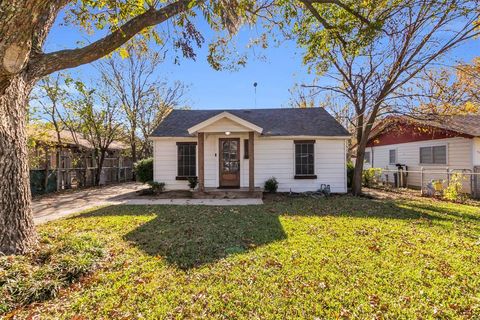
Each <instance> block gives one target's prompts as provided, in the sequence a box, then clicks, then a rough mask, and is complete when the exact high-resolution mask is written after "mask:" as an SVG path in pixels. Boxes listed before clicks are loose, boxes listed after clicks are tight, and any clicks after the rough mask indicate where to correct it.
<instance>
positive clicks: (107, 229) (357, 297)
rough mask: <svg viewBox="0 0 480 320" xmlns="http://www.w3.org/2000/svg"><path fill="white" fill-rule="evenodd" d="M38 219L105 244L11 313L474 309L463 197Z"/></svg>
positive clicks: (474, 224) (476, 253)
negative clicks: (95, 258)
mask: <svg viewBox="0 0 480 320" xmlns="http://www.w3.org/2000/svg"><path fill="white" fill-rule="evenodd" d="M39 229H40V231H41V233H42V235H43V237H44V238H45V237H47V238H48V237H49V235H52V234H56V235H58V234H63V233H67V235H68V236H69V237H70V236H72V237H77V238H78V237H80V238H81V237H82V236H84V235H91V234H95V235H96V237H98V241H101V242H102V243H103V244H104V247H105V251H106V252H107V253H106V255H105V258H104V260H103V262H101V264H100V266H99V268H98V269H96V271H94V272H93V274H91V275H89V276H87V277H86V278H83V280H82V281H81V282H80V283H74V284H73V286H72V287H71V289H68V290H62V291H60V294H59V296H57V297H56V298H53V299H51V300H48V301H45V302H42V303H39V304H34V305H33V306H30V307H28V308H26V307H25V308H24V309H21V310H19V311H18V312H19V315H20V317H24V316H27V315H29V314H30V315H31V314H34V313H35V312H38V313H42V319H45V318H54V319H58V318H68V319H71V318H72V317H73V316H76V315H77V316H80V318H79V319H83V318H112V319H132V318H149V319H162V318H244V319H256V318H260V319H284V318H289V319H291V318H307V319H314V318H317V317H318V318H320V319H325V318H327V319H330V318H347V319H348V318H361V319H366V318H368V319H373V318H389V319H398V318H409V319H410V318H423V319H428V318H445V319H450V318H467V319H469V318H471V319H479V318H480V209H479V208H478V207H475V206H466V205H458V204H449V203H445V202H434V201H430V200H408V201H407V200H397V201H392V200H381V201H380V200H370V199H366V198H353V197H350V196H338V197H332V198H329V199H320V200H318V199H313V198H295V199H290V198H283V199H281V200H279V201H271V202H270V203H267V204H265V205H263V206H248V207H203V206H112V207H106V208H102V209H98V210H94V211H89V212H86V213H84V214H82V215H79V216H76V217H73V218H70V219H65V220H61V221H56V222H53V223H49V224H46V225H43V226H41V227H40V228H39ZM55 239H56V238H55V237H54V238H53V240H50V241H56V240H55Z"/></svg>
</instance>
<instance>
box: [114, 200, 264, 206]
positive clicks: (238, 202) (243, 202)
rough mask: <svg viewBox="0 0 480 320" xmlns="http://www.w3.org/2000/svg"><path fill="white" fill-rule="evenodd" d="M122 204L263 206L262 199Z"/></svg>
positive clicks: (160, 201) (162, 201)
mask: <svg viewBox="0 0 480 320" xmlns="http://www.w3.org/2000/svg"><path fill="white" fill-rule="evenodd" d="M123 204H133V205H135V204H138V205H155V204H178V205H205V206H249V205H258V204H263V201H262V199H253V198H252V199H138V198H137V199H127V200H124V201H123Z"/></svg>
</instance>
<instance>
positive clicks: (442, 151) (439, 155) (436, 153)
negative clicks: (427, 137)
mask: <svg viewBox="0 0 480 320" xmlns="http://www.w3.org/2000/svg"><path fill="white" fill-rule="evenodd" d="M433 163H436V164H447V147H446V146H437V147H433Z"/></svg>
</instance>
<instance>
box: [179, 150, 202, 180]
mask: <svg viewBox="0 0 480 320" xmlns="http://www.w3.org/2000/svg"><path fill="white" fill-rule="evenodd" d="M196 149H197V147H196V145H195V144H193V143H192V144H179V145H178V146H177V166H178V171H177V174H178V176H179V177H194V176H195V175H196V158H197V155H196Z"/></svg>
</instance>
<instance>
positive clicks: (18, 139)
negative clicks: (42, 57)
mask: <svg viewBox="0 0 480 320" xmlns="http://www.w3.org/2000/svg"><path fill="white" fill-rule="evenodd" d="M30 90H31V84H29V83H26V82H25V79H24V77H23V76H17V77H15V78H14V79H13V80H12V82H11V85H10V86H9V87H8V88H7V89H6V91H5V93H4V94H3V95H0V252H1V253H3V254H19V253H25V252H28V251H29V250H31V249H32V248H33V246H34V244H35V242H36V236H35V228H34V224H33V216H32V209H31V207H30V201H31V196H30V183H29V182H30V179H29V168H28V154H27V135H26V112H27V108H26V105H27V99H28V94H29V93H30Z"/></svg>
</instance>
